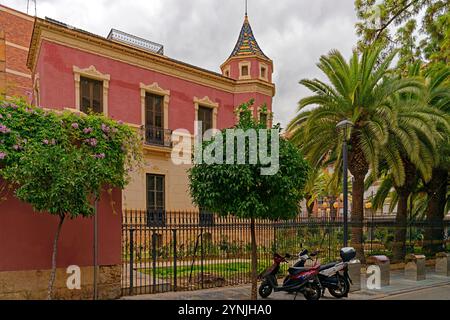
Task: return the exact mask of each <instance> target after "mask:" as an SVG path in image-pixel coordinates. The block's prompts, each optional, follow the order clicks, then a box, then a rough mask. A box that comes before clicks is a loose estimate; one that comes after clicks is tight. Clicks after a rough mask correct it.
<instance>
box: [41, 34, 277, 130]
mask: <svg viewBox="0 0 450 320" xmlns="http://www.w3.org/2000/svg"><path fill="white" fill-rule="evenodd" d="M91 65H94V66H95V68H96V69H97V70H98V71H100V72H101V73H105V74H109V75H110V76H111V80H110V85H109V96H108V115H109V117H111V118H113V119H116V120H122V121H124V122H127V123H132V124H138V125H140V124H142V119H141V100H140V99H141V98H140V87H139V85H140V83H144V84H152V83H154V82H157V83H158V85H159V86H160V87H161V88H163V89H165V90H170V103H169V129H172V130H175V129H179V128H183V129H188V130H189V131H190V132H192V133H193V132H194V121H195V108H194V102H193V101H194V97H197V98H203V97H205V96H208V97H209V98H210V99H211V100H212V101H214V102H217V103H219V110H218V118H217V125H218V128H219V129H223V128H228V127H232V126H233V125H234V124H235V122H236V118H235V115H234V109H235V107H236V106H238V105H240V104H241V103H243V102H247V101H248V100H249V99H252V98H253V99H255V106H256V107H259V106H260V105H262V104H264V103H265V104H266V105H267V107H268V108H269V110H271V108H272V97H270V96H266V95H263V94H260V93H243V94H233V93H229V92H226V91H223V90H220V89H216V88H211V87H207V86H204V85H200V84H197V83H195V82H189V81H186V80H183V79H180V78H176V77H172V76H168V75H165V74H162V73H158V72H154V71H151V70H147V69H143V68H140V67H137V66H134V65H131V64H127V63H125V62H121V61H117V60H114V59H111V58H107V57H103V56H99V55H96V54H92V53H88V52H84V51H81V50H78V49H74V48H70V47H67V46H64V45H60V44H56V43H52V42H49V41H46V40H44V41H43V42H42V44H41V48H40V55H39V58H38V62H37V69H36V72H37V73H39V79H40V80H39V81H40V92H41V93H40V105H41V106H42V107H46V108H52V109H62V108H64V107H68V108H74V105H75V85H74V75H73V66H77V67H80V68H87V67H89V66H91ZM256 109H257V108H255V115H256V112H257V111H256Z"/></svg>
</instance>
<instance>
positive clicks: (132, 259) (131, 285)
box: [130, 229, 134, 295]
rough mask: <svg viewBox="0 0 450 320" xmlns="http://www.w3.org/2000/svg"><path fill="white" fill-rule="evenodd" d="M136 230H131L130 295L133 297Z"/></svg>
mask: <svg viewBox="0 0 450 320" xmlns="http://www.w3.org/2000/svg"><path fill="white" fill-rule="evenodd" d="M133 232H134V229H130V295H133V280H134V279H133V269H134V242H133Z"/></svg>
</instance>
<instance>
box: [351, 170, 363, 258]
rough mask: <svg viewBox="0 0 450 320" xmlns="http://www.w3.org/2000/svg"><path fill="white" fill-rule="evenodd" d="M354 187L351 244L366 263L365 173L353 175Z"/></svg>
mask: <svg viewBox="0 0 450 320" xmlns="http://www.w3.org/2000/svg"><path fill="white" fill-rule="evenodd" d="M353 178H354V179H353V187H352V188H353V189H352V211H351V212H352V217H351V223H352V235H351V245H352V247H354V248H355V250H356V258H357V259H359V260H360V261H361V263H362V264H364V263H366V258H365V255H364V241H363V221H364V178H365V176H363V175H356V176H354V177H353Z"/></svg>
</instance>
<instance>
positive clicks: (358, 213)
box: [348, 124, 369, 264]
mask: <svg viewBox="0 0 450 320" xmlns="http://www.w3.org/2000/svg"><path fill="white" fill-rule="evenodd" d="M359 125H361V124H359ZM359 125H357V124H355V130H354V132H353V133H352V135H351V137H350V143H349V148H350V152H349V155H348V168H349V170H350V172H351V174H352V175H353V186H352V211H351V212H352V219H351V222H352V225H353V226H352V236H351V245H352V247H354V248H355V250H356V258H357V259H359V260H360V261H361V263H362V264H365V263H366V258H365V255H364V241H363V222H364V180H365V178H366V175H367V173H368V172H369V163H368V162H367V160H366V157H365V155H364V152H363V151H362V149H361V145H360V138H359V134H358V130H357V128H358V126H359Z"/></svg>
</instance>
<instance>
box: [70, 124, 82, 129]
mask: <svg viewBox="0 0 450 320" xmlns="http://www.w3.org/2000/svg"><path fill="white" fill-rule="evenodd" d="M79 127H80V126H79V125H78V123H72V128H74V129H78V128H79Z"/></svg>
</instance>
